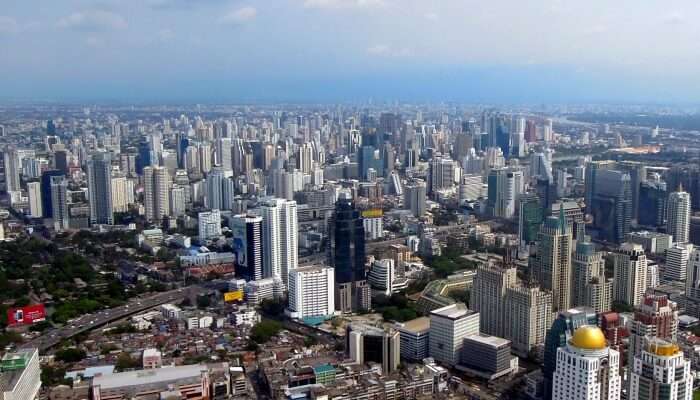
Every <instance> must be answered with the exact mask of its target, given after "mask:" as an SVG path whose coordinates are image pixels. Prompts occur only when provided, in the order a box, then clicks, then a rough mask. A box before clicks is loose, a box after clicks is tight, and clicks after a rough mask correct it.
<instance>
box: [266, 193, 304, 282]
mask: <svg viewBox="0 0 700 400" xmlns="http://www.w3.org/2000/svg"><path fill="white" fill-rule="evenodd" d="M260 210H261V215H262V218H263V248H264V249H265V253H264V256H263V270H264V276H265V277H273V276H278V277H280V278H282V281H283V282H284V283H285V284H286V283H287V280H288V279H287V278H288V276H289V272H290V271H292V270H293V269H296V268H297V266H298V262H299V256H298V248H297V246H298V243H299V238H298V233H297V232H298V231H297V229H298V227H297V202H296V201H293V200H285V199H279V198H268V199H265V200H263V202H262V205H261V207H260Z"/></svg>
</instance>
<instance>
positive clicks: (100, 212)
mask: <svg viewBox="0 0 700 400" xmlns="http://www.w3.org/2000/svg"><path fill="white" fill-rule="evenodd" d="M87 172H88V174H87V175H88V195H89V199H90V224H91V225H95V224H106V225H112V224H114V205H113V201H112V158H111V157H110V155H109V153H97V154H94V155H93V156H92V159H91V160H90V161H88V166H87Z"/></svg>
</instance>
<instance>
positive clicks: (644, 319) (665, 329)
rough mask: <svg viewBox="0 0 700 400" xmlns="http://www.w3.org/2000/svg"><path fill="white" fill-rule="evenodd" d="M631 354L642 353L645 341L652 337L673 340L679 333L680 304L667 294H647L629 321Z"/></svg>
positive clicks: (632, 355)
mask: <svg viewBox="0 0 700 400" xmlns="http://www.w3.org/2000/svg"><path fill="white" fill-rule="evenodd" d="M629 331H630V337H629V355H630V362H631V361H632V357H634V356H637V355H639V354H641V352H642V350H643V349H644V347H645V343H646V341H647V340H649V339H650V338H652V337H655V338H658V339H663V340H667V341H671V342H675V341H676V334H677V333H678V306H677V305H676V303H675V302H673V301H671V300H669V299H668V297H666V295H654V294H647V295H645V296H644V299H643V301H642V302H641V304H640V305H639V306H638V307H636V308H635V310H634V319H633V320H632V321H631V322H630V323H629Z"/></svg>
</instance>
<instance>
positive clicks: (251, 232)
mask: <svg viewBox="0 0 700 400" xmlns="http://www.w3.org/2000/svg"><path fill="white" fill-rule="evenodd" d="M262 222H263V219H262V217H259V216H250V215H234V216H232V217H231V218H230V219H229V227H230V228H231V233H232V234H233V238H232V244H231V247H233V252H234V253H235V254H236V275H238V276H240V277H242V278H244V279H246V280H248V281H254V280H260V279H263V238H262V229H263V228H262Z"/></svg>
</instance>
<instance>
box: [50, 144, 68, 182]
mask: <svg viewBox="0 0 700 400" xmlns="http://www.w3.org/2000/svg"><path fill="white" fill-rule="evenodd" d="M68 164H69V160H68V150H66V146H65V145H64V144H62V143H58V144H56V145H54V146H53V167H54V169H57V170H59V171H61V172H62V173H63V174H64V175H68V173H69V172H70V171H69V165H68Z"/></svg>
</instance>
